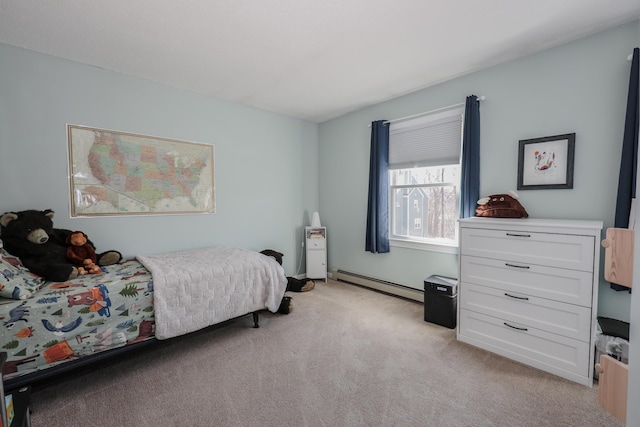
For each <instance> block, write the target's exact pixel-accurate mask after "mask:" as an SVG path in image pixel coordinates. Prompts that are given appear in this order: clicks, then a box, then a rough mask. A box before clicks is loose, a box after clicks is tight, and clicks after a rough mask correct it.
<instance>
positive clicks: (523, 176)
mask: <svg viewBox="0 0 640 427" xmlns="http://www.w3.org/2000/svg"><path fill="white" fill-rule="evenodd" d="M575 143H576V134H575V133H567V134H564V135H555V136H546V137H544V138H533V139H524V140H520V146H519V151H518V190H542V189H545V190H546V189H561V188H573V158H574V152H575Z"/></svg>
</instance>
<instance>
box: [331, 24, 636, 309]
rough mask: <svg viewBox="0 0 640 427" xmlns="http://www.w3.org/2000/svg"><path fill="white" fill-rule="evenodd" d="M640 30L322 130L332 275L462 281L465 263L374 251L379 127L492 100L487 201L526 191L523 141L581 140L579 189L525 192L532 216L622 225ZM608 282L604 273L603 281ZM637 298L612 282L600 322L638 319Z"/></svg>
mask: <svg viewBox="0 0 640 427" xmlns="http://www.w3.org/2000/svg"><path fill="white" fill-rule="evenodd" d="M637 34H638V23H637V22H633V23H630V24H627V25H623V26H620V27H618V28H615V29H613V30H610V31H606V32H603V33H599V34H596V35H594V36H591V37H587V38H583V39H580V40H577V41H574V42H572V43H568V44H565V45H562V46H559V47H556V48H552V49H549V50H546V51H544V52H541V53H538V54H535V55H530V56H527V57H525V58H522V59H519V60H516V61H512V62H508V63H505V64H502V65H499V66H496V67H493V68H490V69H487V70H484V71H480V72H476V73H472V74H469V75H466V76H463V77H460V78H457V79H454V80H451V81H448V82H445V83H442V84H439V85H437V86H433V87H430V88H427V89H424V90H421V91H419V92H416V93H413V94H410V95H406V96H403V97H400V98H396V99H393V100H391V101H388V102H384V103H381V104H378V105H375V106H372V107H370V108H366V109H363V110H360V111H358V112H355V113H352V114H349V115H346V116H343V117H340V118H337V119H334V120H331V121H328V122H325V123H322V124H321V125H320V128H319V144H320V216H321V218H322V222H323V225H326V226H327V227H328V231H327V234H328V256H329V267H330V268H331V269H333V268H341V269H345V270H349V271H353V272H355V273H360V274H366V275H370V276H373V277H377V278H381V279H384V280H389V281H392V282H396V283H401V284H404V285H406V286H410V287H414V288H419V289H421V288H422V286H423V284H422V281H423V279H424V278H425V277H427V276H429V275H431V274H444V275H452V276H454V277H455V276H457V256H455V255H446V254H441V253H434V252H427V251H419V250H411V249H403V248H396V247H393V248H392V251H391V253H388V254H377V255H373V254H370V253H367V252H365V251H364V239H365V237H364V236H365V225H366V209H367V188H368V168H369V166H368V162H369V139H370V129H369V128H368V124H369V123H370V122H371V121H373V120H379V119H394V118H399V117H404V116H409V115H413V114H417V113H421V112H424V111H429V110H432V109H436V108H440V107H445V106H448V105H452V104H456V103H460V102H464V100H465V97H466V96H467V95H471V94H475V95H478V96H480V95H484V96H486V97H487V99H486V101H484V102H482V103H481V105H480V118H481V153H482V154H481V176H480V193H481V195H489V194H492V193H503V192H508V191H510V190H516V188H517V163H518V141H519V140H521V139H528V138H536V137H543V136H549V135H558V134H564V133H570V132H575V133H576V153H575V172H574V188H573V189H571V190H528V191H520V192H519V195H520V201H521V202H522V204H523V205H524V207H525V208H526V209H527V211H528V212H529V214H530V216H532V217H538V218H573V219H593V220H602V221H604V224H605V228H606V227H611V226H613V218H614V210H615V201H616V191H617V181H618V169H619V164H620V152H621V146H622V133H623V126H624V111H625V108H626V92H627V88H628V81H629V68H630V63H629V62H628V61H627V59H626V58H627V56H628V55H629V53H630V52H631V51H632V49H633V47H634V46H635V45H636V44H637V41H638V40H637ZM601 275H602V274H601ZM629 305H630V297H629V294H628V293H618V292H614V291H612V290H610V289H609V286H608V284H606V283H604V282H602V283H601V284H600V292H599V307H598V312H599V314H600V315H603V316H609V317H614V318H618V319H621V320H625V321H628V319H629Z"/></svg>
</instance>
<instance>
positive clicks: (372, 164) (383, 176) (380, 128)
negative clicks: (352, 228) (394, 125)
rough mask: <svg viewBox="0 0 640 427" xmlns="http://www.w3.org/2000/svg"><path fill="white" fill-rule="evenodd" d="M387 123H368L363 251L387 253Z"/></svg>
mask: <svg viewBox="0 0 640 427" xmlns="http://www.w3.org/2000/svg"><path fill="white" fill-rule="evenodd" d="M388 199H389V124H388V123H385V121H384V120H377V121H375V122H372V123H371V153H370V161H369V203H368V206H367V238H366V244H365V250H366V251H368V252H372V253H386V252H389V203H388Z"/></svg>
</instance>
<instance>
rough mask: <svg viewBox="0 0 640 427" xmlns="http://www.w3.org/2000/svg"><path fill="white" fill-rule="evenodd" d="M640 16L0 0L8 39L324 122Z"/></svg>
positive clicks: (528, 7)
mask: <svg viewBox="0 0 640 427" xmlns="http://www.w3.org/2000/svg"><path fill="white" fill-rule="evenodd" d="M639 18H640V1H639V0H181V1H179V0H101V1H87V0H0V42H2V43H7V44H10V45H15V46H19V47H23V48H26V49H31V50H34V51H38V52H42V53H46V54H50V55H53V56H57V57H61V58H66V59H70V60H73V61H77V62H80V63H84V64H90V65H93V66H96V67H101V68H105V69H109V70H113V71H117V72H120V73H124V74H128V75H131V76H136V77H142V78H145V79H149V80H153V81H156V82H161V83H166V84H169V85H172V86H175V87H178V88H182V89H187V90H190V91H193V92H198V93H202V94H206V95H210V96H214V97H216V98H220V99H225V100H229V101H232V102H235V103H240V104H246V105H250V106H254V107H258V108H261V109H264V110H269V111H273V112H277V113H281V114H284V115H287V116H291V117H296V118H301V119H304V120H308V121H311V122H317V123H320V122H323V121H326V120H328V119H331V118H334V117H338V116H340V115H343V114H345V113H348V112H351V111H355V110H358V109H360V108H363V107H365V106H368V105H372V104H376V103H379V102H382V101H385V100H388V99H391V98H394V97H397V96H400V95H403V94H406V93H410V92H413V91H416V90H418V89H422V88H425V87H428V86H431V85H434V84H437V83H440V82H443V81H445V80H449V79H452V78H454V77H457V76H461V75H464V74H467V73H470V72H473V71H477V70H480V69H483V68H486V67H490V66H493V65H496V64H499V63H501V62H505V61H507V60H511V59H514V58H518V57H521V56H525V55H528V54H531V53H533V52H536V51H539V50H542V49H545V48H548V47H551V46H555V45H558V44H561V43H564V42H567V41H571V40H574V39H577V38H580V37H583V36H586V35H589V34H592V33H595V32H598V31H602V30H604V29H607V28H611V27H614V26H617V25H620V24H622V23H625V22H630V21H633V20H636V19H639Z"/></svg>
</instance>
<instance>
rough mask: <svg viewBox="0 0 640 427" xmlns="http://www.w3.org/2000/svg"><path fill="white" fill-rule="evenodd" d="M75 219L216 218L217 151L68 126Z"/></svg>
mask: <svg viewBox="0 0 640 427" xmlns="http://www.w3.org/2000/svg"><path fill="white" fill-rule="evenodd" d="M67 134H68V149H69V184H70V191H71V216H72V217H79V216H106V215H149V214H186V213H214V212H215V187H214V147H213V145H211V144H202V143H196V142H188V141H180V140H175V139H168V138H159V137H153V136H148V135H139V134H133V133H126V132H119V131H114V130H106V129H96V128H89V127H86V126H76V125H67Z"/></svg>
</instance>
